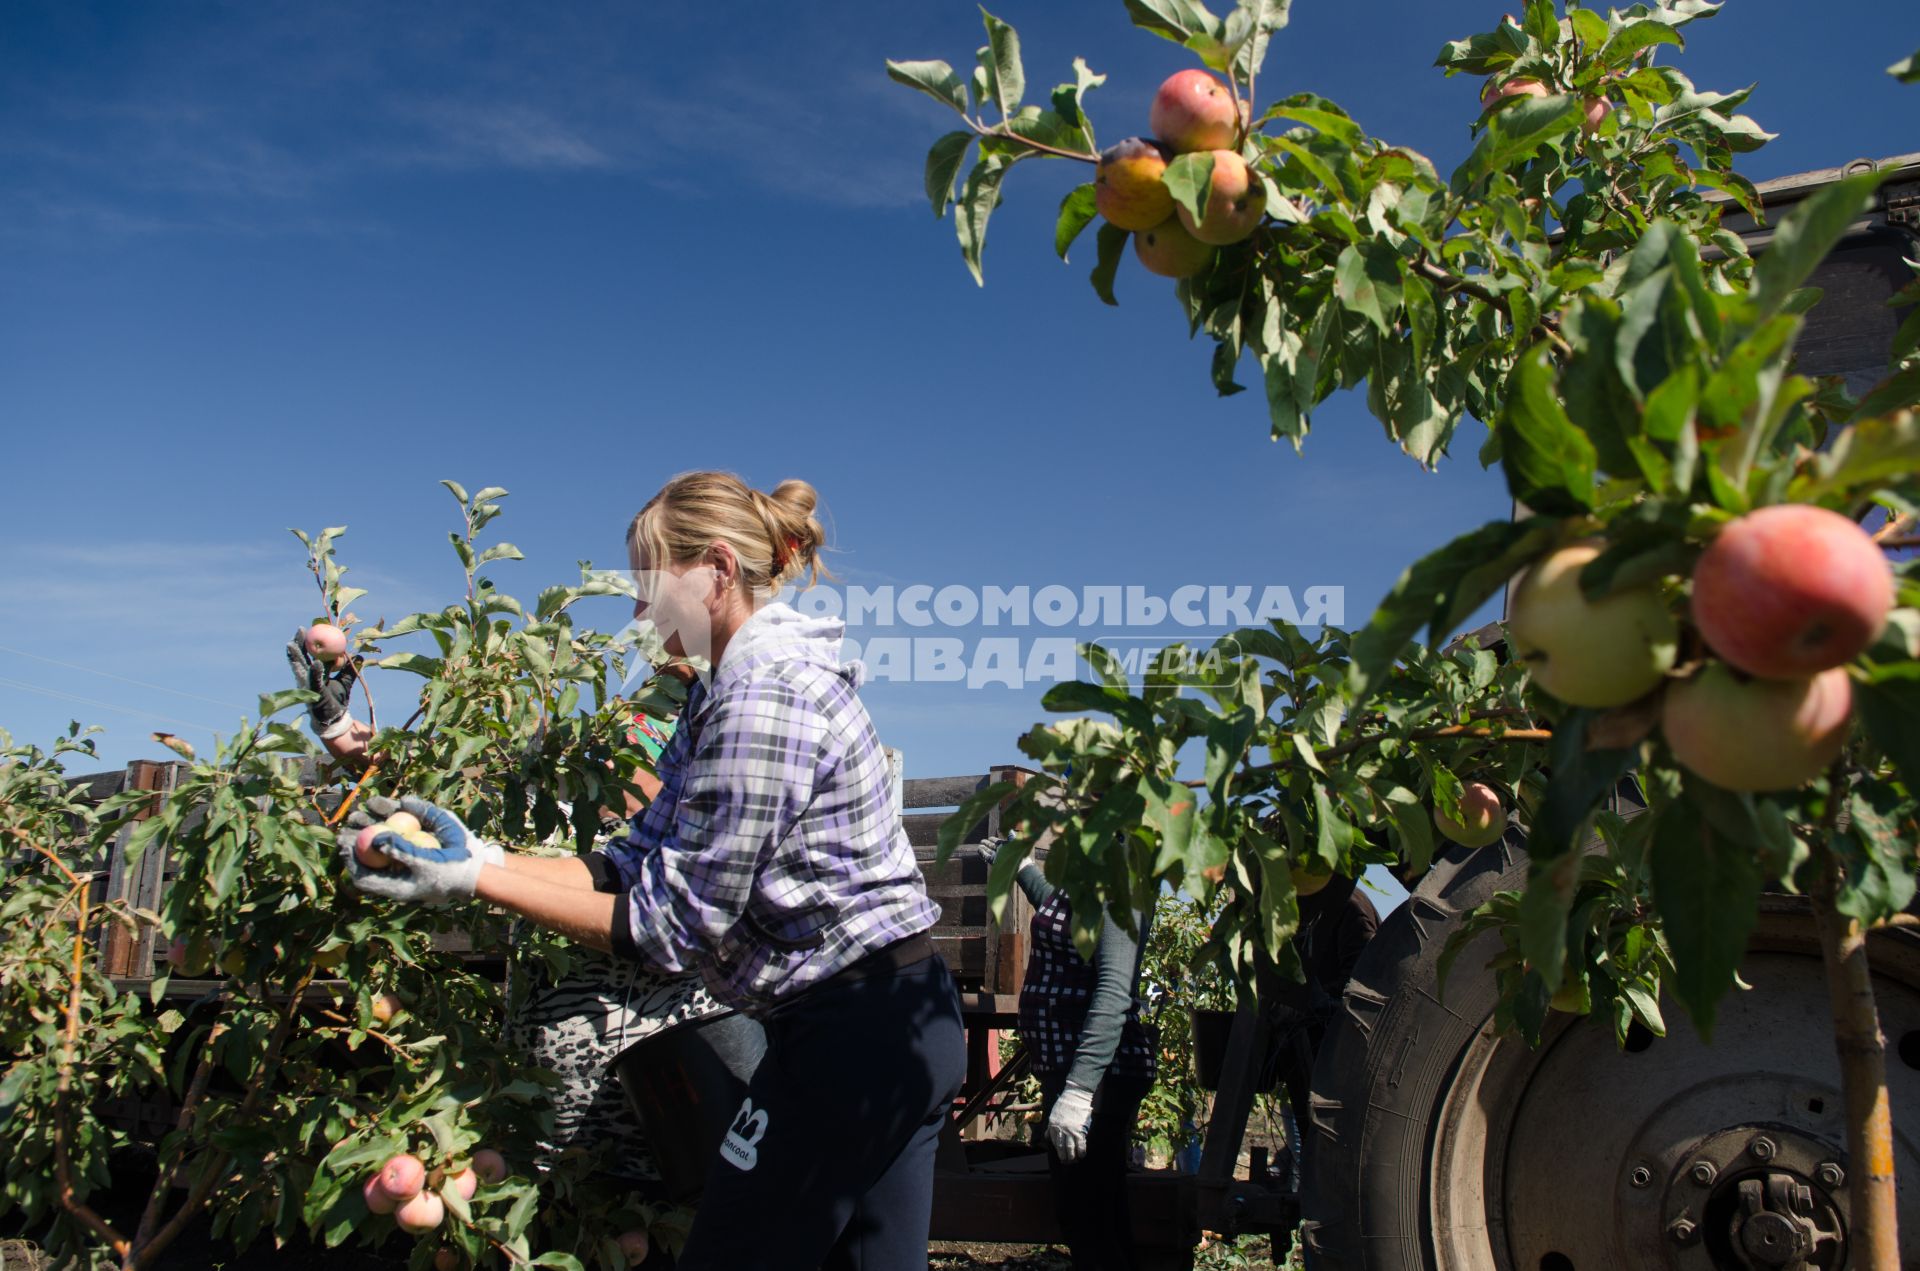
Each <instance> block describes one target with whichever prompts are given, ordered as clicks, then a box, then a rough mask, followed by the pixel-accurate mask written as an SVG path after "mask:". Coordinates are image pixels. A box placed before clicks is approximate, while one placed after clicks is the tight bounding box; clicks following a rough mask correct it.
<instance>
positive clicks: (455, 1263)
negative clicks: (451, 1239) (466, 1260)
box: [433, 1248, 460, 1271]
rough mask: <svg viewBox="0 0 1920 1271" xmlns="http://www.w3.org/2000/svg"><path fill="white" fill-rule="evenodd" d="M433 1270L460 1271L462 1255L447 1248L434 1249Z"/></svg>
mask: <svg viewBox="0 0 1920 1271" xmlns="http://www.w3.org/2000/svg"><path fill="white" fill-rule="evenodd" d="M433 1271H460V1255H459V1254H457V1253H455V1252H454V1251H453V1250H451V1249H446V1248H442V1249H436V1250H434V1254H433Z"/></svg>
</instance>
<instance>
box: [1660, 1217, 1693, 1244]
mask: <svg viewBox="0 0 1920 1271" xmlns="http://www.w3.org/2000/svg"><path fill="white" fill-rule="evenodd" d="M1693 1232H1694V1227H1693V1223H1692V1222H1691V1221H1689V1220H1688V1219H1685V1218H1676V1219H1674V1220H1673V1221H1672V1222H1670V1223H1668V1224H1667V1234H1668V1235H1669V1236H1672V1237H1673V1242H1674V1243H1675V1244H1678V1245H1683V1244H1685V1243H1687V1241H1689V1240H1691V1239H1693Z"/></svg>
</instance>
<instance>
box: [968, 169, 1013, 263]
mask: <svg viewBox="0 0 1920 1271" xmlns="http://www.w3.org/2000/svg"><path fill="white" fill-rule="evenodd" d="M1015 162H1016V160H1013V159H1002V158H985V159H982V160H980V161H979V162H978V163H976V164H974V165H973V171H972V172H969V173H968V174H967V184H966V188H965V189H964V190H963V191H962V192H961V195H960V204H959V206H958V208H957V209H955V212H954V217H953V227H954V231H955V233H956V234H957V235H958V236H959V239H960V255H961V258H962V259H964V260H965V261H966V262H967V271H968V272H969V273H971V274H972V275H973V280H974V281H975V282H976V283H978V284H980V285H981V286H983V287H984V286H986V284H987V280H986V276H985V275H984V274H983V273H982V272H981V262H980V258H981V254H982V253H983V252H985V251H986V248H987V218H988V217H990V216H992V215H993V209H994V208H995V207H997V206H999V204H1000V183H1001V182H1002V181H1004V180H1006V177H1007V171H1008V169H1010V168H1012V167H1013V165H1014V163H1015Z"/></svg>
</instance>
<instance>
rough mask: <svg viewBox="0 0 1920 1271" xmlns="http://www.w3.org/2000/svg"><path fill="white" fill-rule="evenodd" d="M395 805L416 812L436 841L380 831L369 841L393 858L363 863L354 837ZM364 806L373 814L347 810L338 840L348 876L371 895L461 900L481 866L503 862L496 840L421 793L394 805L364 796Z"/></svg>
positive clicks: (470, 889) (437, 901) (423, 901)
mask: <svg viewBox="0 0 1920 1271" xmlns="http://www.w3.org/2000/svg"><path fill="white" fill-rule="evenodd" d="M396 808H397V809H398V810H399V811H403V812H411V813H412V814H413V815H414V816H416V817H418V818H419V819H420V828H421V829H422V830H424V831H426V832H427V833H428V834H431V835H432V836H433V839H434V842H435V844H436V846H434V847H432V848H423V847H417V846H415V845H414V844H412V843H409V842H407V840H406V839H404V838H402V837H401V836H400V835H398V834H393V833H382V834H378V835H375V836H374V840H373V845H374V846H375V847H377V848H379V849H380V850H381V851H383V852H385V853H386V854H387V855H388V856H389V857H391V858H392V861H393V863H392V864H391V865H387V866H385V867H383V868H379V869H376V868H374V867H372V866H370V865H362V864H361V863H360V859H359V857H358V856H356V855H355V854H354V850H353V845H354V840H355V839H357V838H358V837H359V835H360V831H361V830H362V829H364V828H366V827H367V826H369V825H374V824H377V823H378V822H377V821H376V820H375V818H376V817H377V818H379V819H381V820H384V819H385V818H386V817H389V816H391V815H392V814H393V812H394V811H395V810H396ZM368 810H369V811H370V812H371V813H372V814H373V815H372V816H369V815H367V814H366V813H362V812H355V813H354V814H353V815H351V816H349V817H348V818H347V822H346V825H345V826H344V827H343V828H342V829H341V831H340V833H339V836H338V839H337V841H338V843H339V846H340V858H341V861H342V862H343V863H344V864H345V866H346V870H347V877H348V878H350V879H351V880H352V881H353V885H354V886H355V887H357V888H359V889H360V890H361V891H363V892H366V893H367V894H368V895H369V896H379V897H381V898H382V899H384V900H404V901H412V902H415V903H420V904H429V905H442V904H446V903H447V902H448V901H452V900H464V899H466V898H468V897H471V896H472V895H473V890H474V887H475V885H476V884H477V883H478V882H479V881H480V870H481V868H482V867H483V866H486V865H504V864H505V863H506V859H507V854H506V851H505V849H503V848H502V847H501V846H500V845H499V844H498V843H489V842H487V841H486V840H485V839H483V838H480V837H478V836H476V835H475V834H473V833H472V832H471V831H469V830H468V829H467V827H466V826H465V825H463V824H461V822H460V818H459V817H457V816H455V815H454V814H453V813H451V812H449V811H447V810H446V809H445V808H440V807H435V806H434V805H433V804H431V803H428V802H427V801H426V800H425V799H417V798H414V797H413V796H411V795H409V796H408V797H406V798H404V799H402V800H400V802H399V803H398V804H397V805H396V804H395V803H394V802H393V801H392V800H390V799H380V798H375V799H372V800H369V801H368Z"/></svg>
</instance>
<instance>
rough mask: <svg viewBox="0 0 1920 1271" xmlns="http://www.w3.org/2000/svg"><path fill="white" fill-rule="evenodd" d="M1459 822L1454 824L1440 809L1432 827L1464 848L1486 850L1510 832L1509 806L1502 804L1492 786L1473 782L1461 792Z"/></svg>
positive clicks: (1434, 813) (1434, 811) (1435, 810)
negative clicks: (1508, 822) (1508, 826)
mask: <svg viewBox="0 0 1920 1271" xmlns="http://www.w3.org/2000/svg"><path fill="white" fill-rule="evenodd" d="M1460 815H1461V817H1462V818H1463V819H1462V820H1460V821H1456V820H1454V819H1453V818H1452V817H1450V816H1448V815H1447V814H1446V813H1445V812H1442V811H1441V810H1440V808H1439V806H1438V805H1436V806H1435V807H1434V809H1433V823H1434V825H1436V826H1438V827H1439V829H1440V832H1441V833H1442V834H1444V835H1446V836H1447V837H1448V838H1449V839H1451V840H1453V841H1454V842H1455V843H1458V844H1459V845H1460V846H1462V847H1485V846H1487V845H1488V844H1489V843H1498V842H1499V841H1500V836H1501V835H1502V834H1505V833H1506V830H1507V809H1506V805H1505V804H1503V803H1501V802H1500V795H1499V794H1498V792H1496V791H1495V790H1494V788H1493V787H1492V786H1489V785H1486V784H1485V783H1483V782H1479V781H1470V782H1468V783H1467V785H1466V787H1465V788H1464V789H1463V790H1461V792H1460Z"/></svg>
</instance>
